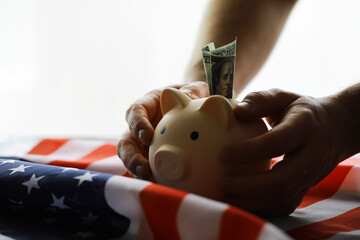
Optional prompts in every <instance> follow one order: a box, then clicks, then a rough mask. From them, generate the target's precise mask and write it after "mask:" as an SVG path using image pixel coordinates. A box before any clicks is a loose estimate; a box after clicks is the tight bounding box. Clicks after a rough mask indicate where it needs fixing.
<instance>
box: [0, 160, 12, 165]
mask: <svg viewBox="0 0 360 240" xmlns="http://www.w3.org/2000/svg"><path fill="white" fill-rule="evenodd" d="M5 163H15V160H4V161H1V163H0V165H4V164H5Z"/></svg>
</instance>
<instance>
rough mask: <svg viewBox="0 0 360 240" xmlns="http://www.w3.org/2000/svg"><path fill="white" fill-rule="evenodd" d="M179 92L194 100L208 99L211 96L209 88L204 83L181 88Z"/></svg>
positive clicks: (190, 84)
mask: <svg viewBox="0 0 360 240" xmlns="http://www.w3.org/2000/svg"><path fill="white" fill-rule="evenodd" d="M179 90H180V91H182V92H183V93H185V94H186V95H188V96H189V97H191V98H192V99H196V98H203V97H208V96H209V95H210V94H209V87H208V85H207V83H206V82H203V81H197V82H191V83H189V84H186V85H185V86H183V87H181V88H180V89H179Z"/></svg>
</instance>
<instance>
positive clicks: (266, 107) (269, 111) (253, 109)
mask: <svg viewBox="0 0 360 240" xmlns="http://www.w3.org/2000/svg"><path fill="white" fill-rule="evenodd" d="M298 98H299V95H297V94H295V93H292V92H287V91H283V90H280V89H275V88H274V89H270V90H267V91H259V92H252V93H249V94H248V95H247V96H246V97H245V98H244V99H243V100H242V102H240V103H238V104H237V105H236V106H235V108H234V113H235V116H236V117H237V118H238V119H239V120H245V121H252V120H255V119H259V118H263V117H271V116H276V115H278V114H280V113H281V112H282V111H283V110H284V108H286V107H287V106H288V105H289V104H291V103H292V102H294V101H295V100H296V99H298Z"/></svg>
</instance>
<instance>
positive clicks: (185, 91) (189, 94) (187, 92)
mask: <svg viewBox="0 0 360 240" xmlns="http://www.w3.org/2000/svg"><path fill="white" fill-rule="evenodd" d="M181 91H182V92H183V93H185V94H186V95H188V96H189V97H191V98H193V97H194V94H193V92H192V91H190V90H181Z"/></svg>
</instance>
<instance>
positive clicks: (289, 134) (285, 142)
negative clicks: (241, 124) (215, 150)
mask: <svg viewBox="0 0 360 240" xmlns="http://www.w3.org/2000/svg"><path fill="white" fill-rule="evenodd" d="M290 118H291V116H290V115H289V116H287V121H284V122H282V123H280V124H279V125H277V126H276V127H274V128H273V129H272V130H270V131H269V132H267V133H265V134H263V135H260V136H258V137H254V138H251V139H249V140H246V141H243V142H240V143H237V144H235V145H232V146H229V147H227V148H226V149H224V151H223V153H222V155H221V159H222V160H223V161H224V162H225V163H230V164H239V163H242V164H243V163H248V162H253V161H258V160H264V159H269V158H273V157H277V156H280V155H282V154H284V153H288V152H290V151H292V150H294V149H295V148H297V147H298V146H299V145H301V144H302V143H303V142H304V138H305V135H304V134H302V131H301V128H300V127H298V128H297V127H294V126H293V125H294V121H292V120H291V119H290Z"/></svg>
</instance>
